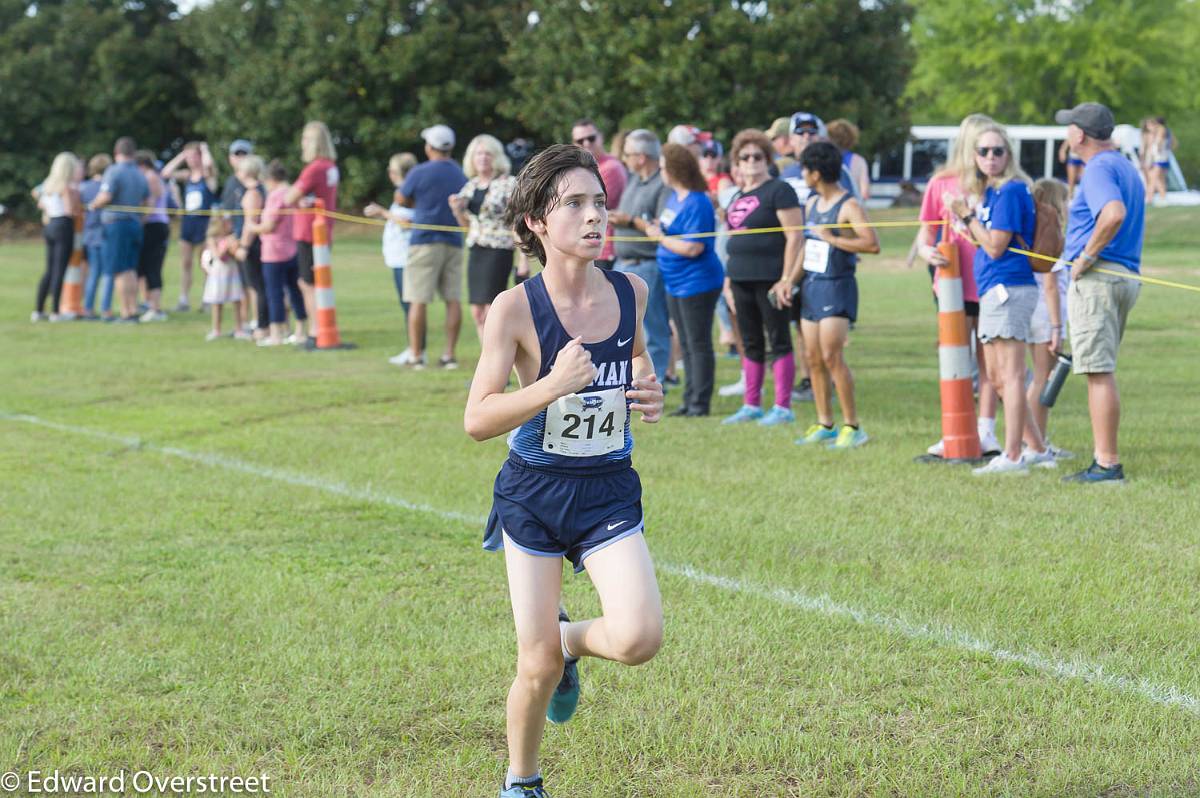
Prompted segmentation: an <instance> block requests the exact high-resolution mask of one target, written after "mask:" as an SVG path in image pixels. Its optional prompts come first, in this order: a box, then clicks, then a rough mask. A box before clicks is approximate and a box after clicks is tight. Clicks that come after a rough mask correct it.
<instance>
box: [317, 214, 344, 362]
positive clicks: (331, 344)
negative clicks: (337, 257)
mask: <svg viewBox="0 0 1200 798" xmlns="http://www.w3.org/2000/svg"><path fill="white" fill-rule="evenodd" d="M312 234H313V287H314V288H315V289H316V290H315V291H314V295H315V299H316V304H317V306H316V308H314V309H313V318H314V319H315V320H316V323H317V349H343V348H346V344H343V343H342V338H341V336H340V335H339V334H338V327H337V310H336V309H335V303H334V297H333V267H332V265H331V264H330V260H331V257H330V249H329V225H328V223H326V221H325V202H324V201H323V200H317V201H316V216H315V217H314V218H313V226H312Z"/></svg>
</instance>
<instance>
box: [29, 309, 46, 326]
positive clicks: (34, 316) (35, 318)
mask: <svg viewBox="0 0 1200 798" xmlns="http://www.w3.org/2000/svg"><path fill="white" fill-rule="evenodd" d="M49 318H50V317H49V316H47V315H46V314H45V313H38V312H37V311H36V310H35V311H34V312H33V313H30V314H29V323H30V324H37V323H38V322H39V321H46V320H48V319H49Z"/></svg>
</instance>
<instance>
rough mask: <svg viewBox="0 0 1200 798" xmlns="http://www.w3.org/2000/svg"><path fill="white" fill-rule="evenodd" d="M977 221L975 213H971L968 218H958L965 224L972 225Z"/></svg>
mask: <svg viewBox="0 0 1200 798" xmlns="http://www.w3.org/2000/svg"><path fill="white" fill-rule="evenodd" d="M974 219H975V211H971V212H970V213H968V214H967V215H966V216H960V217H958V220H959V221H960V222H962V223H963V224H970V223H971V222H972V221H973V220H974Z"/></svg>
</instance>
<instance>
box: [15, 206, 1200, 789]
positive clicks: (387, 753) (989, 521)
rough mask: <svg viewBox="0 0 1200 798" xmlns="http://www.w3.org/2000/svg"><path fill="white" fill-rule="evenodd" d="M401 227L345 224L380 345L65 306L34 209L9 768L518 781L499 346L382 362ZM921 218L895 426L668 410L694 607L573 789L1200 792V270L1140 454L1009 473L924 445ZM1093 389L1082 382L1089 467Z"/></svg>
mask: <svg viewBox="0 0 1200 798" xmlns="http://www.w3.org/2000/svg"><path fill="white" fill-rule="evenodd" d="M885 218H901V215H900V214H898V213H893V214H891V215H890V216H889V215H885ZM1150 218H1151V221H1150V230H1149V233H1148V246H1147V254H1146V262H1147V265H1148V273H1151V274H1154V275H1156V276H1160V277H1164V278H1166V279H1174V280H1178V281H1180V282H1185V283H1191V284H1193V285H1200V262H1198V261H1197V260H1196V256H1195V250H1196V244H1197V235H1196V229H1197V225H1198V223H1200V213H1198V212H1196V211H1188V210H1177V209H1167V210H1157V209H1155V210H1153V211H1151V217H1150ZM376 234H377V230H376V229H374V228H370V229H366V230H364V231H363V232H362V233H361V234H347V230H346V228H345V227H344V226H343V227H340V228H339V236H340V237H339V241H338V244H337V248H336V250H335V253H334V266H335V278H336V287H337V297H338V314H339V319H340V321H341V329H342V334H343V337H344V338H346V339H347V340H349V341H352V342H354V343H355V344H357V345H358V348H357V349H355V350H353V351H342V352H330V353H303V352H297V351H292V350H291V348H288V349H287V350H286V351H284V350H259V349H256V348H254V347H252V346H249V345H246V344H242V343H240V342H234V341H218V342H215V343H210V344H206V343H205V342H204V333H205V332H206V331H207V329H208V327H207V323H206V319H205V318H204V316H202V314H199V313H191V314H186V315H183V316H180V315H175V316H173V317H172V318H171V320H170V321H169V322H168V323H166V324H158V325H141V326H139V327H121V326H111V325H101V324H86V323H71V324H55V325H51V324H37V325H31V324H30V323H29V322H28V316H29V311H30V309H31V302H32V297H33V292H34V286H35V283H36V280H37V276H38V274H39V273H40V269H41V258H42V248H41V245H40V244H39V243H38V242H29V243H25V244H5V245H0V336H2V337H3V340H4V342H5V346H4V350H5V356H4V357H3V358H2V359H0V386H2V387H0V414H3V416H2V417H0V640H2V641H3V644H2V645H0V719H2V720H0V769H2V770H6V771H18V772H21V773H23V772H25V771H28V770H41V771H51V770H54V769H58V770H60V771H63V772H68V771H69V772H71V773H75V774H85V775H93V776H99V775H104V774H109V773H113V772H115V771H119V770H121V769H125V770H128V771H130V772H132V771H136V770H148V771H150V772H152V773H153V774H155V775H157V776H165V775H171V774H185V775H186V774H194V775H205V774H210V773H215V774H224V775H243V776H248V775H257V774H261V773H266V774H268V775H269V777H270V779H271V782H270V783H271V787H272V792H273V793H275V794H279V795H289V796H358V795H372V796H456V797H458V796H492V795H495V791H496V785H497V783H498V781H499V779H500V777H501V775H502V774H503V767H504V762H505V755H504V736H503V732H504V714H503V713H504V708H503V706H504V705H503V702H504V695H505V693H506V691H507V688H508V685H509V682H510V680H511V677H512V673H513V664H514V654H515V647H514V642H513V634H512V626H511V614H510V611H509V608H508V604H507V591H506V586H505V581H504V571H503V562H502V558H500V557H498V556H495V555H490V554H485V553H483V552H482V551H481V550H480V549H479V543H480V536H481V532H482V518H483V516H484V515H485V514H486V512H487V509H488V506H489V501H490V491H491V481H492V479H493V477H494V475H495V472H496V470H497V469H498V467H499V465H500V463H501V462H502V460H503V458H504V453H505V448H504V443H503V441H502V440H496V441H491V442H489V443H487V444H482V445H481V444H477V443H474V442H472V441H471V440H470V439H469V438H468V437H467V436H466V435H465V434H464V433H463V430H462V411H463V405H464V401H465V397H466V382H467V380H468V379H469V376H470V371H469V370H460V371H458V372H438V371H427V372H424V373H406V372H402V371H400V370H398V369H396V368H394V367H391V366H389V365H387V363H386V362H385V358H386V357H387V356H389V355H392V354H394V353H395V352H396V351H398V350H399V348H400V343H401V338H400V336H399V328H400V323H399V319H400V312H399V308H398V307H396V302H395V297H394V293H393V289H392V285H391V277H390V275H389V274H388V273H387V272H386V271H385V268H384V267H383V265H382V263H381V262H380V258H379V257H378V256H377V252H378V239H377V238H376ZM911 235H912V233H911V231H910V230H892V231H887V232H886V233H885V234H884V236H883V239H884V247H885V249H884V255H883V256H881V257H878V258H874V259H868V260H867V261H866V263H865V265H864V266H863V268H862V269H861V278H860V281H861V291H862V314H861V315H862V318H861V320H860V323H859V325H858V329H857V331H856V332H855V333H854V335H853V341H852V346H851V347H850V349H849V350H848V357H849V359H850V361H851V365H852V366H853V367H854V368H855V370H856V375H857V378H858V386H859V397H860V404H861V414H862V418H863V423H864V425H865V429H867V431H868V432H869V433H870V434H871V436H872V442H871V443H870V444H869V445H868V446H866V447H865V448H863V449H861V450H858V451H854V452H851V453H848V454H844V455H841V456H838V455H835V454H832V453H827V452H825V451H819V452H814V451H804V450H800V449H799V448H797V447H795V446H793V445H792V439H793V438H794V437H795V436H796V435H797V434H798V432H799V430H800V428H801V427H802V426H803V425H805V424H807V423H808V422H809V416H810V415H811V413H812V410H811V406H806V405H805V406H800V407H799V408H798V410H799V416H800V421H801V423H798V424H797V425H796V427H795V428H793V429H787V430H782V429H770V430H763V429H758V428H752V429H747V428H732V429H731V428H727V427H722V426H720V425H719V424H718V420H717V419H716V418H711V419H705V420H687V419H685V420H680V419H667V420H665V421H664V422H663V423H661V424H659V425H656V426H651V425H640V424H639V425H636V427H635V431H634V432H635V436H636V439H637V446H636V452H635V456H634V457H635V465H636V466H637V468H638V470H639V471H640V473H641V475H642V479H643V483H644V486H645V508H646V512H647V517H648V529H649V532H648V541H649V543H650V546H651V550H652V551H653V553H654V555H655V557H656V560H657V562H658V564H659V567H660V581H661V586H662V591H663V596H664V603H665V611H666V616H667V633H666V641H665V644H664V647H663V649H662V652H661V653H660V654H659V656H658V657H657V658H656V659H655V660H654V661H652V662H651V663H649V664H648V665H645V666H643V667H640V668H636V669H630V668H624V667H621V666H617V665H611V664H608V663H598V662H591V661H589V662H585V663H584V664H583V666H582V668H581V674H582V678H583V690H584V693H583V701H582V703H581V706H580V711H579V714H578V716H577V717H576V719H575V720H573V721H572V722H571V723H570V724H568V725H566V726H564V727H556V728H551V729H549V730H548V732H547V735H546V741H545V747H544V772H545V773H546V775H547V778H548V783H549V786H550V787H551V791H552V793H553V795H555V796H556V798H562V796H594V797H596V798H599V797H600V796H614V795H646V796H678V797H679V798H691V797H692V796H806V797H807V796H858V795H871V796H876V795H879V796H957V795H972V796H1106V797H1108V798H1116V797H1117V796H1122V797H1124V796H1181V795H1183V796H1186V795H1200V668H1198V663H1200V634H1197V619H1198V618H1200V589H1198V588H1200V571H1198V566H1197V563H1198V562H1200V543H1198V538H1197V531H1198V529H1200V492H1198V491H1197V487H1196V485H1197V482H1198V479H1200V444H1198V443H1197V438H1196V435H1195V430H1196V428H1197V418H1196V407H1197V395H1198V394H1197V381H1198V379H1200V374H1198V365H1197V364H1200V294H1196V293H1189V292H1185V291H1180V290H1172V289H1166V288H1157V287H1152V286H1146V287H1145V288H1144V289H1143V292H1142V295H1141V299H1140V301H1139V304H1138V306H1137V308H1136V309H1135V311H1134V313H1133V315H1132V317H1131V321H1130V327H1129V330H1128V333H1127V336H1126V341H1125V345H1124V348H1123V350H1122V353H1121V354H1122V361H1121V370H1120V375H1119V376H1120V380H1121V388H1122V393H1123V399H1124V409H1125V416H1124V419H1123V424H1122V436H1121V444H1122V454H1123V459H1124V461H1125V464H1126V469H1127V473H1128V474H1129V477H1130V479H1129V483H1128V484H1127V485H1126V486H1124V487H1123V488H1120V489H1116V490H1105V489H1100V490H1096V489H1087V488H1069V487H1066V486H1063V485H1061V484H1060V482H1059V479H1058V477H1059V475H1060V474H1050V473H1039V474H1035V475H1031V476H1030V477H1027V478H1024V479H999V480H990V481H981V480H979V479H975V478H972V476H971V475H970V474H969V473H967V472H966V471H964V470H956V469H954V468H952V467H945V466H919V465H915V464H914V463H913V462H912V458H913V456H914V455H916V454H919V453H920V452H921V451H923V449H924V447H925V446H927V445H928V444H929V443H931V442H932V441H934V440H935V439H936V438H937V437H938V430H939V427H938V424H939V421H938V419H939V415H938V407H937V381H936V380H937V360H936V354H935V351H934V338H935V335H936V324H935V318H934V314H933V312H932V306H931V303H930V299H929V290H928V279H927V277H926V276H925V274H924V272H923V271H922V270H921V269H919V268H918V269H916V270H913V271H907V270H905V269H904V267H903V265H902V257H903V254H904V253H905V252H906V251H907V245H908V241H909V240H910V239H911ZM176 258H177V251H176V249H175V245H174V244H172V249H171V251H170V253H169V255H168V268H167V290H166V292H165V294H166V296H167V297H172V298H173V297H174V295H175V286H176V284H177V283H176V281H177V279H178V265H177V263H176ZM468 326H469V322H468ZM464 339H465V342H464V346H463V349H462V352H461V354H460V357H461V358H462V360H463V361H464V366H467V367H470V366H473V363H474V358H475V355H476V353H477V345H476V342H475V336H474V333H473V331H470V332H466V334H465V335H464ZM440 340H441V338H440V331H438V330H437V328H436V327H435V332H434V333H433V334H432V340H431V346H433V347H434V348H435V352H436V347H438V346H439V345H440ZM718 368H719V372H718V377H719V381H720V382H721V383H724V382H728V381H730V380H732V379H735V378H736V369H737V366H736V364H735V363H734V361H730V360H721V361H720V362H719V364H718ZM1083 387H1084V386H1083V383H1082V381H1081V380H1080V379H1078V378H1072V379H1071V380H1070V381H1069V382H1068V384H1067V387H1066V389H1065V392H1064V395H1063V397H1062V398H1061V399H1060V401H1059V406H1058V408H1056V410H1055V411H1054V413H1053V415H1052V417H1051V425H1052V427H1051V433H1052V437H1053V439H1054V440H1055V441H1056V442H1057V443H1059V444H1060V445H1062V446H1065V447H1067V448H1069V449H1072V450H1075V451H1077V452H1079V453H1080V460H1078V461H1076V462H1075V463H1073V464H1071V465H1074V466H1075V467H1082V466H1083V465H1086V453H1087V452H1088V451H1089V449H1090V432H1089V427H1088V423H1087V414H1086V406H1085V403H1084V392H1083ZM667 406H668V409H670V408H671V407H672V406H673V398H672V397H668V405H667ZM736 406H737V400H733V399H724V400H720V401H719V402H718V403H717V404H716V407H715V412H716V413H717V414H718V415H720V414H723V413H725V412H732V411H733V410H734V409H736ZM1060 473H1061V472H1060ZM565 582H566V585H565V600H566V604H567V606H568V608H570V609H571V610H572V612H573V614H574V615H575V616H576V617H579V616H585V615H587V614H588V613H592V612H595V611H596V609H597V602H596V600H595V597H594V594H593V592H592V590H591V586H590V584H589V583H588V581H587V579H586V578H585V577H575V578H570V577H567V578H566V579H565Z"/></svg>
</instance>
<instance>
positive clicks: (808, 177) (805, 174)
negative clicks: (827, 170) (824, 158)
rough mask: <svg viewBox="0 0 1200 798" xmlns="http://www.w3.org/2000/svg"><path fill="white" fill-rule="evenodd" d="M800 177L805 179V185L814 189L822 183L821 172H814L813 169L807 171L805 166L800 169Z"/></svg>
mask: <svg viewBox="0 0 1200 798" xmlns="http://www.w3.org/2000/svg"><path fill="white" fill-rule="evenodd" d="M800 176H801V177H802V178H804V185H806V186H808V187H809V188H812V189H815V188H816V187H817V184H818V183H820V182H821V173H820V172H814V171H812V170H811V169H805V168H804V167H803V166H801V167H800Z"/></svg>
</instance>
